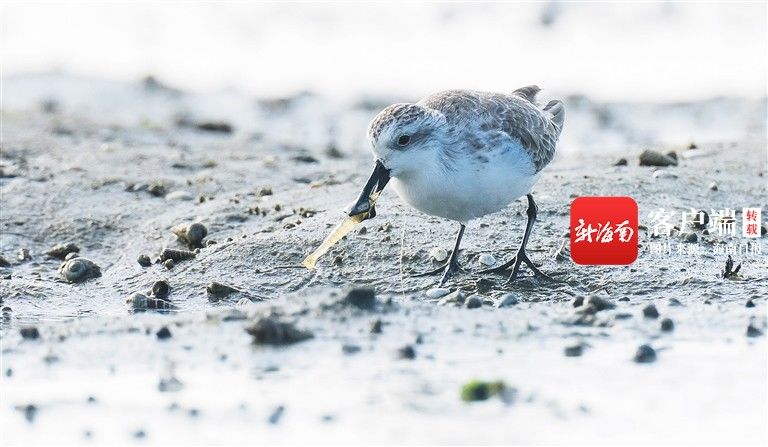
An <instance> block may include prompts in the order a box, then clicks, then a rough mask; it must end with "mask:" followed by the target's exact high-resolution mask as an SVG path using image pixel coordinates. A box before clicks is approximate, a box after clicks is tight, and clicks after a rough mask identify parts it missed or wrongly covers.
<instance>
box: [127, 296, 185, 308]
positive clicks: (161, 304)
mask: <svg viewBox="0 0 768 447" xmlns="http://www.w3.org/2000/svg"><path fill="white" fill-rule="evenodd" d="M125 304H126V305H127V306H128V307H129V308H130V309H133V310H147V309H156V310H170V309H176V306H174V305H173V303H171V302H170V301H166V300H163V299H160V298H153V297H148V296H146V295H144V294H143V293H140V292H136V293H134V294H133V295H131V296H129V297H128V299H127V300H125Z"/></svg>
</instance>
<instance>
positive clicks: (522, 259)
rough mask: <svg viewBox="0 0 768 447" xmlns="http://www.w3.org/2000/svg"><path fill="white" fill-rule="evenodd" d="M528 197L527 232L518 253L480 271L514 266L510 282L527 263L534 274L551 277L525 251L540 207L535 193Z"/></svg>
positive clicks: (497, 270) (484, 271)
mask: <svg viewBox="0 0 768 447" xmlns="http://www.w3.org/2000/svg"><path fill="white" fill-rule="evenodd" d="M526 197H527V198H528V212H527V214H528V222H527V223H526V225H525V234H523V243H522V244H520V248H519V249H518V250H517V254H516V255H515V256H514V257H513V258H512V259H510V260H509V261H507V262H505V263H504V264H502V265H500V266H498V267H494V268H491V269H487V270H482V271H480V272H479V273H481V274H483V273H504V272H506V271H507V270H509V268H510V267H512V274H511V275H510V276H509V281H508V282H513V281H514V280H515V279H517V274H518V273H519V272H520V265H521V264H522V263H525V265H527V266H528V268H529V269H531V271H533V273H534V276H541V277H544V278H547V279H551V278H550V277H549V276H547V275H546V274H544V273H542V271H541V270H539V268H538V267H536V266H535V265H534V264H533V262H532V261H531V260H530V258H528V255H527V254H526V252H525V247H526V245H528V239H529V238H530V236H531V230H532V229H533V223H534V222H536V213H537V212H538V207H537V206H536V202H534V201H533V195H532V194H528V195H527V196H526Z"/></svg>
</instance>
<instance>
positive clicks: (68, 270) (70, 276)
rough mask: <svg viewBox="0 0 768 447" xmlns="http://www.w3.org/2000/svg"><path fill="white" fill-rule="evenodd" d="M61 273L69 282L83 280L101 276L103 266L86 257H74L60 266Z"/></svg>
mask: <svg viewBox="0 0 768 447" xmlns="http://www.w3.org/2000/svg"><path fill="white" fill-rule="evenodd" d="M59 274H60V275H61V276H62V277H63V278H64V279H65V280H67V281H68V282H71V283H74V282H83V281H86V280H88V279H91V278H98V277H99V276H101V268H99V266H98V265H96V264H95V263H94V262H93V261H91V260H90V259H86V258H72V259H70V260H68V261H66V262H64V263H63V264H61V267H59Z"/></svg>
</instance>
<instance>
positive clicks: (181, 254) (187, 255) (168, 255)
mask: <svg viewBox="0 0 768 447" xmlns="http://www.w3.org/2000/svg"><path fill="white" fill-rule="evenodd" d="M194 257H195V252H192V251H188V250H174V249H172V248H166V249H165V250H163V252H162V253H160V261H162V262H165V261H167V260H169V259H171V260H173V261H176V262H179V261H186V260H187V259H193V258H194Z"/></svg>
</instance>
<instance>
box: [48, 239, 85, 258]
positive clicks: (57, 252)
mask: <svg viewBox="0 0 768 447" xmlns="http://www.w3.org/2000/svg"><path fill="white" fill-rule="evenodd" d="M79 252H80V247H78V246H77V245H76V244H73V243H71V242H69V243H66V244H56V245H54V246H53V248H51V249H50V250H48V251H47V252H45V254H47V255H48V256H50V257H52V258H56V259H61V260H63V259H64V258H66V256H67V255H68V254H69V253H79Z"/></svg>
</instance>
